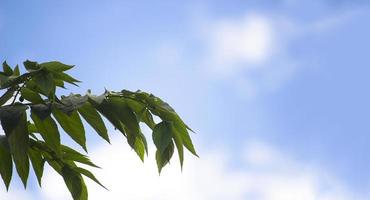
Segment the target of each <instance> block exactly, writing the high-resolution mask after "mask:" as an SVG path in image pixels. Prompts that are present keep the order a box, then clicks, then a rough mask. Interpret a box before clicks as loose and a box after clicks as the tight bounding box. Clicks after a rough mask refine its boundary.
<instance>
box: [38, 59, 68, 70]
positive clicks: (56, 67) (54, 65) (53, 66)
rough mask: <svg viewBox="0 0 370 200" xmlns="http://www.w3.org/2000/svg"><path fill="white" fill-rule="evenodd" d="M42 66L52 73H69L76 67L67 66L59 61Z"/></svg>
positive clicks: (42, 64)
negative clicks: (68, 71)
mask: <svg viewBox="0 0 370 200" xmlns="http://www.w3.org/2000/svg"><path fill="white" fill-rule="evenodd" d="M40 66H41V67H43V68H45V69H47V70H49V71H52V72H62V71H67V70H69V69H72V68H73V67H74V66H73V65H66V64H63V63H61V62H58V61H51V62H45V63H41V64H40Z"/></svg>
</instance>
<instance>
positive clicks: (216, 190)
mask: <svg viewBox="0 0 370 200" xmlns="http://www.w3.org/2000/svg"><path fill="white" fill-rule="evenodd" d="M113 141H118V140H113ZM92 155H93V160H95V161H96V162H97V163H98V164H100V165H101V166H102V167H103V169H101V170H96V172H95V173H96V174H97V176H98V177H99V178H100V179H101V180H102V182H103V183H104V184H106V185H107V186H108V188H109V189H110V191H105V190H104V189H102V188H100V187H99V186H97V185H96V184H94V183H91V182H90V181H88V187H89V191H90V193H89V194H90V199H91V200H95V199H96V200H98V199H99V200H100V199H111V200H115V199H122V198H124V199H128V200H136V199H137V200H139V199H140V200H146V199H148V200H152V199H161V200H170V199H171V200H172V199H177V200H189V199H191V200H218V199H219V200H223V199H233V200H244V199H253V200H353V199H365V198H361V197H360V196H359V195H356V194H354V193H353V192H351V191H350V189H349V188H347V187H346V186H345V185H343V184H342V183H341V182H340V181H338V180H337V179H335V178H333V177H331V176H330V173H328V172H326V171H324V170H322V169H319V168H317V167H314V166H311V165H309V164H307V163H304V162H299V161H297V160H295V159H292V158H291V157H290V156H289V154H286V153H283V152H280V151H278V150H277V149H275V148H273V147H272V146H270V145H268V144H264V143H261V142H253V143H249V144H247V145H246V149H245V151H244V152H243V153H242V154H241V157H237V158H235V156H232V155H233V154H232V153H230V152H227V150H225V149H223V148H217V149H216V150H214V151H206V152H202V153H201V158H200V159H196V158H194V157H187V158H186V162H185V167H184V170H183V172H182V173H181V172H180V169H179V166H178V164H177V160H174V161H173V163H172V164H171V165H170V166H169V167H167V168H165V170H164V171H163V173H162V174H161V176H158V173H157V170H156V167H155V161H154V159H153V158H152V157H153V155H152V154H151V155H150V157H149V159H147V161H146V162H145V163H144V164H143V163H141V162H140V161H139V159H138V158H137V157H136V155H135V154H134V152H132V151H131V150H129V148H127V145H124V144H122V143H121V144H114V145H113V146H107V145H104V146H101V147H98V148H96V149H95V150H94V151H92ZM235 159H239V160H242V161H243V160H244V162H242V163H243V164H242V165H241V166H240V167H232V165H231V164H232V163H231V161H232V160H235ZM42 193H43V199H53V200H59V199H60V200H65V199H68V198H69V196H68V195H69V194H68V192H67V190H66V189H65V186H64V184H63V182H62V179H61V178H60V177H58V175H56V174H55V173H52V172H51V171H50V170H47V171H46V174H45V178H44V186H43V189H42Z"/></svg>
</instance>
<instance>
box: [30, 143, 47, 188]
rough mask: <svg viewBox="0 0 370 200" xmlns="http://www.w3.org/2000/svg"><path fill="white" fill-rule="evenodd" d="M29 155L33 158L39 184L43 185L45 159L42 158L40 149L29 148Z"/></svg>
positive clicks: (32, 161)
mask: <svg viewBox="0 0 370 200" xmlns="http://www.w3.org/2000/svg"><path fill="white" fill-rule="evenodd" d="M28 156H29V158H30V160H31V163H32V167H33V171H34V172H35V175H36V177H37V181H38V183H39V186H40V187H41V178H42V175H43V173H44V164H45V161H44V159H43V158H42V155H41V153H40V151H37V150H34V149H32V148H30V149H29V150H28Z"/></svg>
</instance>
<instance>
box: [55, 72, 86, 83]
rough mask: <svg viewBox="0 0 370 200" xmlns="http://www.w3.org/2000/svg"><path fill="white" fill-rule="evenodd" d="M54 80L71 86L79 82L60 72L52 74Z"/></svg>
mask: <svg viewBox="0 0 370 200" xmlns="http://www.w3.org/2000/svg"><path fill="white" fill-rule="evenodd" d="M54 78H55V79H59V80H62V81H65V82H67V83H70V84H73V85H76V86H77V84H76V83H79V82H81V81H79V80H77V79H75V78H73V77H72V76H70V75H68V74H66V73H63V72H60V73H54Z"/></svg>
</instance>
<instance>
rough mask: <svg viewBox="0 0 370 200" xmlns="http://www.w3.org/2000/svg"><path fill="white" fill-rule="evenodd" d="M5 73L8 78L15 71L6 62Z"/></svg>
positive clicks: (4, 65) (4, 64)
mask: <svg viewBox="0 0 370 200" xmlns="http://www.w3.org/2000/svg"><path fill="white" fill-rule="evenodd" d="M3 71H4V74H5V75H7V76H11V75H13V70H12V68H11V67H10V66H9V65H8V63H6V61H4V62H3Z"/></svg>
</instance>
